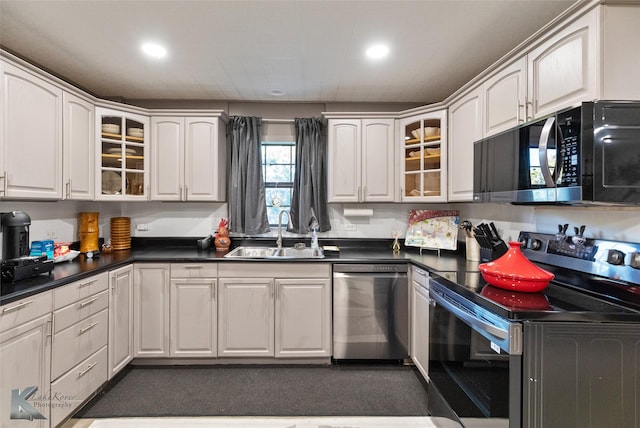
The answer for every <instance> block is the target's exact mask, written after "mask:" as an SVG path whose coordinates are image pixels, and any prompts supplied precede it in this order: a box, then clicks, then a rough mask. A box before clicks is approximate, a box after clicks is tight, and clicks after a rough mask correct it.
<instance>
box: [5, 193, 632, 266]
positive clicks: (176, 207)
mask: <svg viewBox="0 0 640 428" xmlns="http://www.w3.org/2000/svg"><path fill="white" fill-rule="evenodd" d="M329 208H330V209H329V212H330V216H331V224H332V230H331V231H329V232H326V233H321V234H319V236H320V241H321V242H322V238H323V237H345V238H388V239H390V238H391V237H392V233H393V231H394V230H397V231H400V236H401V237H403V236H404V232H405V231H406V228H407V219H408V212H409V210H410V209H457V210H460V219H461V220H464V219H469V220H470V221H471V222H472V223H473V224H478V223H480V222H488V221H493V222H494V223H495V225H496V227H497V228H498V231H499V232H500V234H501V235H502V237H503V239H505V240H513V239H517V237H518V232H519V231H521V230H529V231H539V232H548V233H555V232H556V231H557V226H558V224H564V223H568V224H569V232H571V233H573V227H574V226H580V225H582V224H585V225H586V226H587V228H586V232H585V235H586V236H587V237H594V238H606V239H614V240H619V241H630V242H640V223H639V222H638V218H639V216H638V214H640V207H595V206H594V207H553V206H536V207H533V206H520V205H508V204H472V203H455V204H330V205H329ZM345 208H371V209H373V215H372V216H366V217H349V216H344V215H343V212H344V209H345ZM12 210H21V211H25V212H27V213H28V214H29V215H30V216H31V221H32V225H31V228H30V238H31V240H32V241H33V240H40V239H47V238H49V239H54V240H56V241H76V240H78V220H77V218H78V213H79V212H83V211H98V212H99V213H100V217H99V222H100V236H104V237H105V238H107V239H108V237H109V234H110V226H109V225H110V220H109V219H110V218H111V217H117V216H128V217H131V220H132V235H133V236H138V237H181V236H186V237H202V236H206V235H208V234H209V233H212V232H213V231H214V230H215V228H216V227H217V225H218V222H219V221H220V218H222V217H227V205H226V204H223V203H199V202H184V203H180V202H128V203H118V202H76V201H59V202H19V201H9V202H7V201H3V202H0V212H6V211H12ZM139 224H146V225H148V228H149V230H148V231H137V230H136V228H137V226H138V225H139ZM354 228H355V230H353V229H354ZM275 235H276V230H275V229H274V230H272V231H271V232H270V233H268V234H266V235H265V236H273V237H275ZM287 235H288V236H296V235H293V234H288V233H285V236H287ZM459 239H460V240H462V239H463V237H462V234H460V235H459ZM0 257H1V255H0Z"/></svg>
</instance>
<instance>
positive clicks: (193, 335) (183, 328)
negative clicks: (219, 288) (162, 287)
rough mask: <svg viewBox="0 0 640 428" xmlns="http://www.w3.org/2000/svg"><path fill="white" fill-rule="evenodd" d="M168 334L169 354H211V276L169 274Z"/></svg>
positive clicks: (213, 350) (213, 316) (213, 319)
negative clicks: (175, 275)
mask: <svg viewBox="0 0 640 428" xmlns="http://www.w3.org/2000/svg"><path fill="white" fill-rule="evenodd" d="M170 296H171V299H170V300H171V303H170V306H171V309H170V315H169V318H170V325H171V331H170V334H169V337H170V340H169V344H170V353H169V355H170V356H172V357H215V356H216V354H217V352H218V349H217V335H218V330H217V313H218V311H217V307H216V279H215V278H179V279H176V278H172V279H171V292H170Z"/></svg>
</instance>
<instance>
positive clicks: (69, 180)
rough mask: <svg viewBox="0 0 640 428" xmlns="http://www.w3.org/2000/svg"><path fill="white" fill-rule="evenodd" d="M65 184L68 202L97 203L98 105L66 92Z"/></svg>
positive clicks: (63, 98)
mask: <svg viewBox="0 0 640 428" xmlns="http://www.w3.org/2000/svg"><path fill="white" fill-rule="evenodd" d="M62 101H63V105H64V117H63V121H62V145H63V151H62V152H63V155H64V164H63V169H62V173H63V184H64V198H65V199H86V200H93V197H94V194H95V193H94V190H95V185H94V175H95V173H94V168H95V164H94V162H92V161H91V159H93V158H94V151H93V147H94V141H95V140H94V135H95V134H94V129H93V127H94V120H95V119H94V117H93V115H94V106H93V104H92V103H90V102H88V101H86V100H84V99H82V98H80V97H78V96H76V95H73V94H70V93H68V92H65V93H64V94H63V96H62Z"/></svg>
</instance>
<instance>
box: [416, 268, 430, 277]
mask: <svg viewBox="0 0 640 428" xmlns="http://www.w3.org/2000/svg"><path fill="white" fill-rule="evenodd" d="M413 271H414V272H415V273H417V274H418V275H420V276H424V277H426V276H427V273H426V272H425V271H423V270H422V269H418V268H415V267H414V268H413Z"/></svg>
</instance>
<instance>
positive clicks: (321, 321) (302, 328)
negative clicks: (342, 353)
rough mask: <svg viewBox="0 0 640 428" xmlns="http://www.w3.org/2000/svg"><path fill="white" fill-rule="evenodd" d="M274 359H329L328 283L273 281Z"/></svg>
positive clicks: (329, 319)
mask: <svg viewBox="0 0 640 428" xmlns="http://www.w3.org/2000/svg"><path fill="white" fill-rule="evenodd" d="M275 285H276V313H275V329H276V330H275V335H276V336H275V345H276V353H275V356H276V357H279V358H282V357H330V356H331V280H329V279H322V278H319V279H276V280H275Z"/></svg>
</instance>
